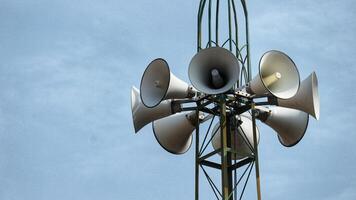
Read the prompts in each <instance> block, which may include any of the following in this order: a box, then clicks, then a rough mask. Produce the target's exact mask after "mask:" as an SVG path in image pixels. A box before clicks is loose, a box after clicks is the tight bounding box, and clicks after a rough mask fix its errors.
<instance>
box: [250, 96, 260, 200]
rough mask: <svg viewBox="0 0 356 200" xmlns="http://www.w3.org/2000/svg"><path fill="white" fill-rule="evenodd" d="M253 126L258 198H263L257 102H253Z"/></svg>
mask: <svg viewBox="0 0 356 200" xmlns="http://www.w3.org/2000/svg"><path fill="white" fill-rule="evenodd" d="M251 109H252V128H253V146H254V151H255V152H254V156H255V169H256V187H257V199H258V200H261V188H260V169H259V163H258V146H257V143H258V141H257V133H256V110H255V103H254V102H252V105H251Z"/></svg>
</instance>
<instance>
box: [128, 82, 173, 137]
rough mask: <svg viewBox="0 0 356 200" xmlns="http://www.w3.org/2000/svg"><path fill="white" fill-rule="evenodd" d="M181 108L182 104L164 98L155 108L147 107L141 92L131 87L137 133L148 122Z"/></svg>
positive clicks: (133, 118)
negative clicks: (142, 99)
mask: <svg viewBox="0 0 356 200" xmlns="http://www.w3.org/2000/svg"><path fill="white" fill-rule="evenodd" d="M179 110H180V105H179V104H176V103H174V102H173V101H172V100H164V101H162V102H161V103H160V104H158V105H157V106H156V107H154V108H147V107H146V106H145V105H143V103H142V102H141V99H140V92H139V91H138V89H137V88H136V87H132V89H131V112H132V121H133V124H134V128H135V133H137V132H138V131H139V130H140V129H141V128H143V127H144V126H145V125H146V124H148V123H150V122H152V121H154V120H157V119H160V118H163V117H166V116H169V115H172V114H174V113H175V112H177V111H179Z"/></svg>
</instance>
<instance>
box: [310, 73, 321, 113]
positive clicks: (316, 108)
mask: <svg viewBox="0 0 356 200" xmlns="http://www.w3.org/2000/svg"><path fill="white" fill-rule="evenodd" d="M311 76H312V94H313V107H314V115H313V117H314V118H315V119H316V120H319V119H320V96H319V84H318V77H317V76H316V73H315V71H314V72H312V74H311Z"/></svg>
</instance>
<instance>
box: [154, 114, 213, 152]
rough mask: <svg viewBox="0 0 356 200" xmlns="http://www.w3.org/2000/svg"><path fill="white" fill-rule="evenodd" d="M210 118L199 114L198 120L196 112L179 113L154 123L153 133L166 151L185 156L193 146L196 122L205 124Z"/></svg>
mask: <svg viewBox="0 0 356 200" xmlns="http://www.w3.org/2000/svg"><path fill="white" fill-rule="evenodd" d="M208 118H209V117H204V115H201V114H199V120H197V115H196V111H192V112H182V113H177V114H174V115H172V116H168V117H165V118H162V119H159V120H156V121H154V122H153V123H152V128H153V133H154V135H155V137H156V139H157V141H158V143H159V144H160V145H161V146H162V147H163V148H164V149H165V150H167V151H168V152H170V153H173V154H183V153H185V152H186V151H188V150H189V148H190V146H191V144H192V132H193V131H194V130H195V125H196V122H197V121H199V123H203V122H205V121H206V120H207V119H208Z"/></svg>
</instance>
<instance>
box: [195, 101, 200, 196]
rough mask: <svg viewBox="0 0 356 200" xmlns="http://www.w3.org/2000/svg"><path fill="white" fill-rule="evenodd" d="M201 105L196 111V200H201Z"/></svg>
mask: <svg viewBox="0 0 356 200" xmlns="http://www.w3.org/2000/svg"><path fill="white" fill-rule="evenodd" d="M198 108H199V104H198V106H197V110H196V115H197V116H196V124H195V127H196V129H195V133H196V137H195V200H199V157H200V155H199V109H198Z"/></svg>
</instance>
